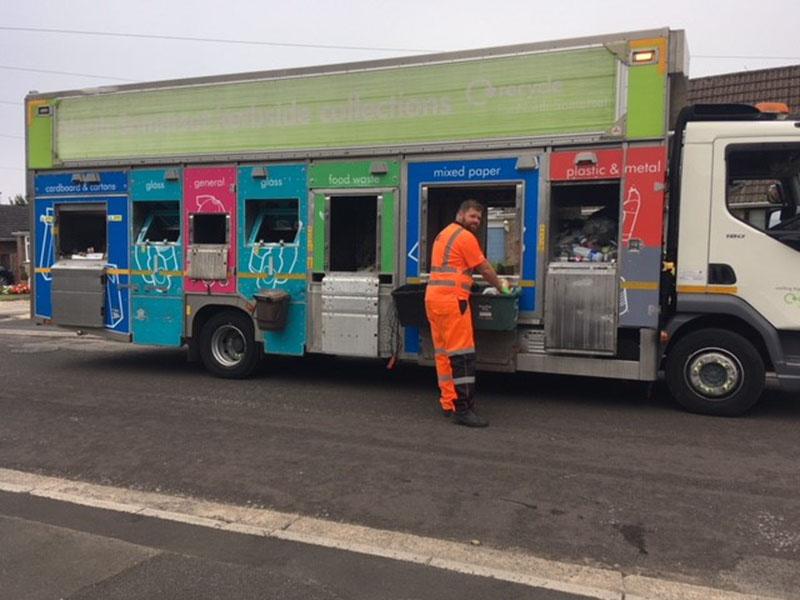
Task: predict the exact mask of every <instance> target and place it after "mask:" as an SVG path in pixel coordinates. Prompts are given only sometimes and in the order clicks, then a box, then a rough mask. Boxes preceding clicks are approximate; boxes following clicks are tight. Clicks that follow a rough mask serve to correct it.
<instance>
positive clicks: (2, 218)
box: [0, 204, 31, 241]
mask: <svg viewBox="0 0 800 600" xmlns="http://www.w3.org/2000/svg"><path fill="white" fill-rule="evenodd" d="M30 210H31V209H30V207H29V206H14V205H8V204H0V240H3V241H8V240H14V239H16V237H15V236H14V234H15V233H17V232H22V231H30V221H29V219H30Z"/></svg>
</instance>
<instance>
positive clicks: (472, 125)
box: [53, 46, 620, 163]
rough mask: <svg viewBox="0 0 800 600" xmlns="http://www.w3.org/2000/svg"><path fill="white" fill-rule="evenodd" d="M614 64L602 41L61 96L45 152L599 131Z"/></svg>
mask: <svg viewBox="0 0 800 600" xmlns="http://www.w3.org/2000/svg"><path fill="white" fill-rule="evenodd" d="M421 60H422V59H421ZM618 66H619V59H618V58H617V57H616V56H615V55H614V54H613V53H611V52H610V51H609V50H608V49H606V48H604V47H602V46H598V47H590V48H584V49H574V50H561V51H557V52H538V53H532V54H521V55H512V56H501V57H483V58H478V59H476V58H472V59H469V60H453V61H448V62H441V63H435V62H434V63H427V64H416V65H413V66H402V65H400V66H392V67H386V68H377V69H376V68H372V69H364V70H356V71H347V72H338V73H337V72H319V73H313V72H311V73H309V74H304V75H298V76H292V77H274V78H269V77H267V76H265V78H264V79H255V80H251V81H243V82H230V81H227V82H220V83H209V84H203V85H191V86H189V85H187V86H182V85H176V86H175V87H169V88H163V89H152V88H151V89H147V88H146V87H142V88H141V89H131V90H120V91H117V92H103V91H100V92H99V93H97V94H94V95H79V96H65V97H62V98H60V99H59V102H58V105H57V110H56V115H55V123H54V140H53V142H54V147H53V152H54V155H55V156H54V158H55V162H56V163H58V162H69V161H85V160H94V159H99V160H108V159H125V158H134V157H136V158H140V157H167V156H186V155H189V156H191V155H200V154H221V153H237V152H251V151H253V152H264V151H290V150H306V149H329V148H347V147H354V146H357V147H363V146H392V145H399V144H418V143H429V142H454V141H455V142H458V141H466V140H490V139H505V138H520V137H530V136H538V135H546V134H556V133H557V134H569V133H583V132H603V131H607V130H609V129H610V128H612V127H613V126H614V124H615V122H616V121H617V119H618V117H619V114H618V113H619V106H618V102H619V100H618V99H619V98H620V93H619V89H618V88H619V86H618V72H619V71H618Z"/></svg>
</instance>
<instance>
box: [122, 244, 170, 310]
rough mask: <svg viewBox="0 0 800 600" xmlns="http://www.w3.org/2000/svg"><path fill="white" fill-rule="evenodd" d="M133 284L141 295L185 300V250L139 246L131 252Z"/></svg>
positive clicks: (164, 245) (158, 245) (157, 245)
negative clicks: (183, 251)
mask: <svg viewBox="0 0 800 600" xmlns="http://www.w3.org/2000/svg"><path fill="white" fill-rule="evenodd" d="M131 283H132V284H133V289H134V290H136V292H137V293H138V294H139V295H143V296H152V297H156V298H162V297H183V253H182V250H181V247H180V246H178V245H176V244H144V243H142V244H139V243H135V244H134V245H133V247H132V248H131Z"/></svg>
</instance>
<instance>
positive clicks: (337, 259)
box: [309, 161, 399, 356]
mask: <svg viewBox="0 0 800 600" xmlns="http://www.w3.org/2000/svg"><path fill="white" fill-rule="evenodd" d="M398 181H399V165H398V163H396V162H393V161H364V162H353V163H320V164H315V165H312V166H311V167H310V170H309V184H310V186H311V187H312V192H311V197H312V205H313V260H312V265H313V269H314V271H313V279H312V284H311V295H312V311H311V315H310V331H311V340H310V344H309V346H310V348H311V349H312V350H313V349H315V350H316V351H321V352H326V353H334V354H344V355H350V356H388V355H390V354H392V353H393V352H394V349H393V348H392V340H393V339H394V338H395V337H396V336H393V321H394V320H393V318H392V312H391V311H392V310H393V306H392V302H391V290H392V284H393V281H394V279H395V277H396V268H397V261H396V230H395V223H396V197H397V191H396V189H397V188H396V186H397V184H398Z"/></svg>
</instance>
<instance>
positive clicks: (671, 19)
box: [0, 0, 800, 202]
mask: <svg viewBox="0 0 800 600" xmlns="http://www.w3.org/2000/svg"><path fill="white" fill-rule="evenodd" d="M0 27H34V28H52V29H72V30H83V31H105V32H127V33H138V34H153V35H168V36H187V37H202V38H224V39H236V40H260V41H271V42H288V43H301V44H320V45H331V46H359V47H373V48H409V49H419V50H432V51H439V50H461V49H466V48H478V47H482V46H497V45H503V44H512V43H522V42H538V41H546V40H554V39H561V38H567V37H579V36H585V35H597V34H604V33H613V32H619V31H629V30H636V29H650V28H656V27H671V28H673V29H685V30H686V31H687V38H688V41H689V48H690V52H691V55H692V59H691V64H690V75H691V76H692V77H698V76H703V75H711V74H715V73H725V72H730V71H739V70H745V69H748V70H752V69H762V68H768V67H776V66H781V65H786V64H797V63H800V47H798V45H797V36H798V32H799V31H800V11H798V10H797V5H796V1H794V0H760V1H759V2H757V3H753V2H745V1H742V0H728V1H720V2H712V1H707V2H702V1H700V0H694V1H686V0H662V1H661V2H652V1H649V0H629V1H627V2H623V1H619V0H610V1H605V2H600V1H591V0H575V1H572V2H569V1H567V0H561V1H556V2H551V3H545V2H532V1H530V0H525V1H520V0H507V1H503V0H493V1H487V0H484V1H478V0H458V1H455V0H437V1H434V0H382V1H377V0H344V1H339V2H334V1H330V2H325V1H321V0H306V1H304V2H276V1H274V0H261V1H251V0H228V1H227V2H219V1H217V0H196V1H191V2H190V1H188V0H172V1H171V2H167V1H164V0H138V1H137V2H130V1H122V0H104V1H103V0H71V1H67V0H61V1H59V0H38V1H37V2H35V3H31V2H27V1H24V0H4V1H3V3H2V5H0ZM411 53H412V52H382V51H377V50H369V51H360V50H337V49H322V48H288V47H279V46H274V47H272V46H246V45H233V44H219V43H202V42H191V41H171V40H150V39H131V38H113V37H96V36H81V35H66V34H55V33H33V32H20V31H8V30H0V77H2V79H0V81H2V85H0V197H2V200H3V201H6V202H7V201H8V198H9V197H10V196H13V195H14V194H17V193H24V191H25V178H24V174H25V172H24V141H23V139H22V137H23V136H24V130H23V125H24V121H23V119H24V115H23V105H22V99H23V98H24V96H25V94H26V93H27V92H28V91H29V90H38V91H40V92H45V91H56V90H63V89H75V88H83V87H96V86H100V85H103V84H104V83H112V82H113V81H114V80H112V79H104V78H103V77H97V78H95V77H81V76H78V75H60V74H47V73H36V72H29V71H20V70H12V69H8V68H2V67H17V68H25V69H39V70H49V71H65V72H71V73H81V74H89V75H98V76H105V77H115V78H120V79H129V80H132V81H148V80H158V79H170V78H177V77H190V76H198V75H212V74H219V73H235V72H243V71H257V70H265V69H274V68H283V67H295V66H308V65H315V64H324V63H331V62H342V61H350V60H368V59H373V58H387V57H393V56H402V55H406V54H411ZM711 56H726V57H748V58H709V57H711ZM761 56H769V57H788V58H785V59H781V60H761V59H758V58H755V57H761Z"/></svg>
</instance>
